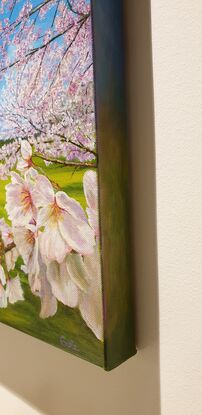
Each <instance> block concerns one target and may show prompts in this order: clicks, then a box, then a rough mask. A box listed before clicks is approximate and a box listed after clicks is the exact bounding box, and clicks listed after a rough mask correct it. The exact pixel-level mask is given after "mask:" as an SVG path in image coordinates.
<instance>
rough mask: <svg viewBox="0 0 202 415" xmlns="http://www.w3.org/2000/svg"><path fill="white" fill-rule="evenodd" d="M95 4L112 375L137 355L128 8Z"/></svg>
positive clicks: (103, 0)
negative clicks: (125, 20)
mask: <svg viewBox="0 0 202 415" xmlns="http://www.w3.org/2000/svg"><path fill="white" fill-rule="evenodd" d="M91 5H92V15H93V16H92V22H93V52H94V81H95V104H96V129H97V149H98V182H99V207H100V229H101V261H102V283H103V310H104V352H105V356H104V361H105V364H104V369H105V370H107V371H110V370H112V369H114V368H115V367H117V366H119V365H120V364H121V363H123V362H124V361H126V360H128V359H129V358H130V357H132V356H133V355H135V353H136V347H135V335H134V302H133V300H134V298H133V292H134V290H133V275H132V274H133V272H132V270H133V265H132V263H133V261H132V235H131V203H130V183H129V177H130V168H129V142H128V132H127V109H126V88H125V65H124V34H123V27H124V26H123V3H122V0H117V1H116V4H115V2H113V1H109V0H91ZM113 156H114V158H113ZM115 180H117V183H116V186H115ZM119 202H120V203H119ZM119 229H120V232H119ZM111 248H112V249H111Z"/></svg>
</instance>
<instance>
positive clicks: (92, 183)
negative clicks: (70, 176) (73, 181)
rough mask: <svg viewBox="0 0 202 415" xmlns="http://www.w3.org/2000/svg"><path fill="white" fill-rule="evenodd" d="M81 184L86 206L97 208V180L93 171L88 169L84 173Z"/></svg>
mask: <svg viewBox="0 0 202 415" xmlns="http://www.w3.org/2000/svg"><path fill="white" fill-rule="evenodd" d="M83 186H84V193H85V196H86V200H87V203H88V206H89V207H90V208H91V209H93V210H98V180H97V174H96V173H95V171H93V170H89V171H87V172H86V173H85V174H84V177H83Z"/></svg>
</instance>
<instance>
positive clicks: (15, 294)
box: [6, 275, 24, 304]
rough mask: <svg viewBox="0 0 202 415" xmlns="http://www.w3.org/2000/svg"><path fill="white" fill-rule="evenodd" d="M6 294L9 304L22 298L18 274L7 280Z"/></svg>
mask: <svg viewBox="0 0 202 415" xmlns="http://www.w3.org/2000/svg"><path fill="white" fill-rule="evenodd" d="M6 295H7V297H8V300H9V303H11V304H15V303H16V302H17V301H23V300H24V294H23V290H22V287H21V283H20V278H19V275H17V277H15V278H12V279H9V280H8V281H7V285H6Z"/></svg>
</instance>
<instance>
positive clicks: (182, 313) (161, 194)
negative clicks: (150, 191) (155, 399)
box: [151, 0, 202, 415]
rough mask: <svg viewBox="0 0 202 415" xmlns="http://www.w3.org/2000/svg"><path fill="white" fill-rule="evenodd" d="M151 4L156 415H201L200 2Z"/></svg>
mask: <svg viewBox="0 0 202 415" xmlns="http://www.w3.org/2000/svg"><path fill="white" fill-rule="evenodd" d="M151 4H152V8H151V9H152V33H153V66H154V97H155V100H154V101H155V130H156V134H155V136H156V169H157V170H156V177H157V223H158V255H159V259H158V263H159V296H160V355H161V358H160V361H161V394H162V415H171V414H175V415H200V414H201V413H202V352H201V348H202V25H201V23H202V1H201V0H194V1H190V0H169V1H167V0H152V1H151Z"/></svg>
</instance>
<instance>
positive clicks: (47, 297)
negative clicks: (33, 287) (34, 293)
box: [40, 264, 57, 319]
mask: <svg viewBox="0 0 202 415" xmlns="http://www.w3.org/2000/svg"><path fill="white" fill-rule="evenodd" d="M40 280H41V291H40V298H41V312H40V317H41V318H43V319H44V318H48V317H52V316H54V315H55V313H56V312H57V300H56V298H55V297H54V295H53V293H52V289H51V285H50V283H49V282H48V280H47V278H46V267H45V265H44V264H43V265H42V266H41V268H40Z"/></svg>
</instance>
